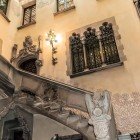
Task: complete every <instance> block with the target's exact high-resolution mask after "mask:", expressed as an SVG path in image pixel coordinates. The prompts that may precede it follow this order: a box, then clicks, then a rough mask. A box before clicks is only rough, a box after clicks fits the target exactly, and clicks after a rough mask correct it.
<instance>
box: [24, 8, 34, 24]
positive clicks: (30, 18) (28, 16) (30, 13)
mask: <svg viewBox="0 0 140 140" xmlns="http://www.w3.org/2000/svg"><path fill="white" fill-rule="evenodd" d="M35 20H36V5H32V6H29V7H27V8H25V9H24V15H23V23H22V25H27V24H30V23H32V22H34V21H35Z"/></svg>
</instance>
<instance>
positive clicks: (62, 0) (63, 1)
mask: <svg viewBox="0 0 140 140" xmlns="http://www.w3.org/2000/svg"><path fill="white" fill-rule="evenodd" d="M72 6H74V3H73V0H57V11H58V12H59V11H64V10H65V9H68V8H70V7H72Z"/></svg>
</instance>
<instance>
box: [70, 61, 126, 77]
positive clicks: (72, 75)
mask: <svg viewBox="0 0 140 140" xmlns="http://www.w3.org/2000/svg"><path fill="white" fill-rule="evenodd" d="M122 65H123V62H118V63H114V64H110V65H106V66H102V67H100V68H95V69H91V70H87V71H83V72H79V73H75V74H71V75H70V78H75V77H79V76H83V75H86V74H91V73H94V72H97V71H102V70H105V69H109V68H113V67H118V66H122Z"/></svg>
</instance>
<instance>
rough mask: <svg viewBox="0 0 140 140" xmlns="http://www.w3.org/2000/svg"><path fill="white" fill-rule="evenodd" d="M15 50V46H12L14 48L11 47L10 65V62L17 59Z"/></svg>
mask: <svg viewBox="0 0 140 140" xmlns="http://www.w3.org/2000/svg"><path fill="white" fill-rule="evenodd" d="M17 48H18V46H17V44H14V46H13V48H12V53H11V60H10V62H11V63H12V62H13V61H14V60H15V59H16V57H17Z"/></svg>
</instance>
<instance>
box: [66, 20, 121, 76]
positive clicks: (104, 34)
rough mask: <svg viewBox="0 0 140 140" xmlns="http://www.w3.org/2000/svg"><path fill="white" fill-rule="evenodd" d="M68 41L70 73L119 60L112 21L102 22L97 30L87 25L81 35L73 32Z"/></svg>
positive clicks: (95, 67)
mask: <svg viewBox="0 0 140 140" xmlns="http://www.w3.org/2000/svg"><path fill="white" fill-rule="evenodd" d="M69 41H70V50H71V64H72V65H71V66H72V74H76V73H79V72H84V71H88V70H95V71H96V70H97V69H98V68H99V69H100V68H102V67H105V66H108V65H110V64H115V63H119V62H120V57H119V53H118V49H117V43H116V37H115V33H114V30H113V25H112V23H108V22H104V23H103V24H102V25H101V26H100V27H99V31H96V29H94V28H91V27H89V28H87V30H86V31H85V32H84V33H83V34H81V35H80V34H76V33H73V34H72V36H70V38H69Z"/></svg>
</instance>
